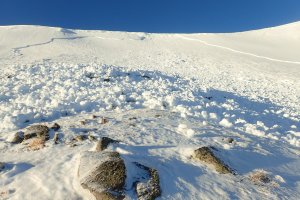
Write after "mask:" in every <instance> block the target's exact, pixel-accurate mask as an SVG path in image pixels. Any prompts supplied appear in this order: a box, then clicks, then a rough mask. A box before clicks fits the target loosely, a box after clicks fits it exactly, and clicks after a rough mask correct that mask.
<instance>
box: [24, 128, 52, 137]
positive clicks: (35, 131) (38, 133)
mask: <svg viewBox="0 0 300 200" xmlns="http://www.w3.org/2000/svg"><path fill="white" fill-rule="evenodd" d="M33 137H38V138H45V140H48V139H49V128H48V127H47V126H45V125H33V126H29V127H27V128H26V130H25V133H24V139H25V140H27V139H30V138H33Z"/></svg>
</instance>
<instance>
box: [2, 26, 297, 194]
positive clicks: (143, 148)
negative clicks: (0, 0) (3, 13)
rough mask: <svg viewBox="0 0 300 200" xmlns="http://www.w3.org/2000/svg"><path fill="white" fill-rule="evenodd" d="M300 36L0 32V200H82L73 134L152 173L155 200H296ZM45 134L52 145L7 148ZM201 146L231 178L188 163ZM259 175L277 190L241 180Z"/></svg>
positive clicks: (291, 31)
mask: <svg viewBox="0 0 300 200" xmlns="http://www.w3.org/2000/svg"><path fill="white" fill-rule="evenodd" d="M299 35H300V23H299V22H297V23H292V24H287V25H284V26H280V27H274V28H268V29H262V30H255V31H248V32H241V33H230V34H204V33H203V34H149V33H126V32H110V31H84V30H69V29H62V28H52V27H42V26H5V27H0V70H1V74H0V92H1V93H0V121H1V123H0V159H1V160H0V162H5V163H6V164H5V169H4V170H3V171H1V172H0V177H1V179H0V199H1V198H3V199H53V198H55V199H88V198H89V196H90V195H89V194H86V191H84V190H83V189H81V187H80V185H79V182H78V179H77V169H78V161H79V160H78V159H79V155H80V153H81V152H84V151H87V150H93V148H94V143H93V142H91V141H83V142H81V143H79V144H78V145H77V146H75V147H71V146H70V145H69V142H70V140H71V139H72V137H74V136H76V135H78V134H82V133H83V132H88V133H90V134H93V135H94V136H95V137H97V138H100V137H102V136H109V137H111V138H113V139H118V140H120V141H121V143H120V144H119V145H115V146H110V147H109V148H111V150H116V151H118V152H119V153H120V154H121V157H122V158H124V159H125V162H126V166H132V164H131V162H134V161H137V162H140V163H141V164H143V165H146V166H149V167H153V168H155V169H157V170H158V172H159V174H160V178H161V188H162V196H161V197H160V199H297V197H298V196H300V186H299V185H300V177H299V174H300V171H299V166H300V159H299V155H300V149H299V148H300V134H299V133H300V81H299V77H300V70H299V68H300V60H299V58H300V51H299V49H300V37H299ZM92 115H96V116H98V118H95V119H94V118H93V117H92ZM100 117H107V118H108V121H109V122H108V124H101V123H100ZM82 120H85V121H86V124H85V125H83V124H81V123H80V121H82ZM54 122H57V123H58V124H60V125H61V126H62V129H61V130H60V131H59V134H60V136H61V137H62V141H63V142H61V143H60V144H57V145H54V144H53V143H51V141H48V142H46V147H45V148H43V149H41V150H39V151H29V150H28V149H27V148H26V147H25V146H24V145H22V144H20V145H13V144H11V143H9V141H10V140H11V138H12V137H13V136H14V134H15V133H16V132H17V131H22V130H23V129H24V128H26V127H27V126H29V125H32V124H36V123H43V124H47V125H49V126H51V125H52V124H53V123H54ZM53 134H54V133H53V132H51V133H50V135H53ZM228 138H232V139H234V140H233V142H232V143H228V142H227V141H228V140H227V139H228ZM201 146H213V147H215V148H217V149H218V150H219V151H218V154H220V155H219V156H220V157H221V158H222V159H223V160H224V162H226V163H228V165H229V166H231V167H232V168H233V169H234V170H235V171H236V172H237V175H236V176H229V175H220V174H217V173H216V172H215V171H214V170H212V169H211V168H210V167H208V166H206V165H204V164H203V163H199V162H196V161H194V160H192V159H190V156H191V154H192V153H193V150H195V149H196V148H199V147H201ZM260 169H261V170H263V171H266V172H267V173H268V174H270V175H272V177H273V181H274V183H275V182H276V184H274V185H276V187H273V186H272V187H271V186H270V185H259V186H258V185H255V184H254V183H252V182H251V181H250V180H249V174H251V173H252V172H255V171H257V170H260ZM130 170H131V171H130ZM132 170H133V169H129V171H128V175H129V176H130V173H131V172H132ZM25 183H26V184H25ZM130 190H131V188H130V186H128V185H127V186H126V191H128V196H129V197H131V198H134V193H133V192H132V191H131V192H130ZM53 191H55V192H53Z"/></svg>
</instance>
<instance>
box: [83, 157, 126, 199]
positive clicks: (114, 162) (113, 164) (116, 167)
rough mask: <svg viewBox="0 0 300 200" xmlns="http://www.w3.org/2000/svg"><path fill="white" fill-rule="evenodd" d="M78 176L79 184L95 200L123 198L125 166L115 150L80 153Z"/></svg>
mask: <svg viewBox="0 0 300 200" xmlns="http://www.w3.org/2000/svg"><path fill="white" fill-rule="evenodd" d="M78 176H79V180H80V184H81V186H82V187H83V188H85V189H88V190H89V191H90V192H91V193H92V194H93V195H94V196H95V198H96V199H97V200H100V199H101V200H103V199H107V200H113V199H123V198H124V193H123V188H124V186H125V179H126V167H125V163H124V161H123V160H122V158H121V157H120V155H119V153H117V152H102V153H99V152H84V153H82V154H81V159H80V164H79V169H78Z"/></svg>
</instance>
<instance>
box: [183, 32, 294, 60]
mask: <svg viewBox="0 0 300 200" xmlns="http://www.w3.org/2000/svg"><path fill="white" fill-rule="evenodd" d="M177 37H178V38H181V39H184V40H191V41H196V42H201V43H202V44H205V45H207V46H211V47H217V48H221V49H225V50H228V51H231V52H235V53H239V54H244V55H248V56H253V57H256V58H262V59H266V60H270V61H275V62H282V63H289V64H296V65H300V62H298V61H290V60H281V59H276V58H270V57H266V56H260V55H256V54H253V53H248V52H243V51H239V50H235V49H232V48H229V47H224V46H221V45H216V44H210V43H208V42H206V41H204V40H200V39H194V38H189V37H185V36H182V35H177Z"/></svg>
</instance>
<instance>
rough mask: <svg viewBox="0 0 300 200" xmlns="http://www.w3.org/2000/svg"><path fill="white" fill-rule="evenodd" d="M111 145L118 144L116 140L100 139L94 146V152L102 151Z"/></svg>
mask: <svg viewBox="0 0 300 200" xmlns="http://www.w3.org/2000/svg"><path fill="white" fill-rule="evenodd" d="M112 143H118V141H117V140H113V139H111V138H109V137H102V138H101V139H100V140H99V141H97V144H96V151H103V150H104V149H106V148H107V147H108V145H110V144H112Z"/></svg>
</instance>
